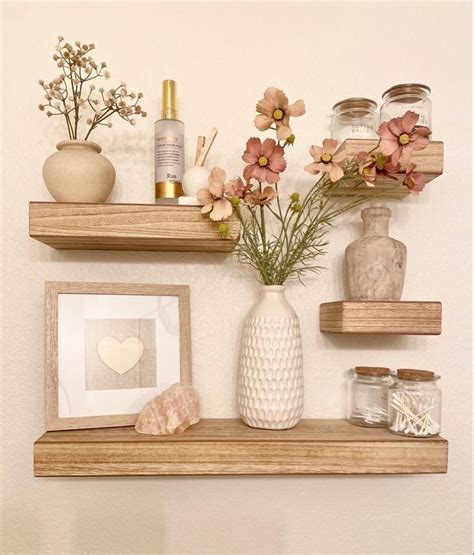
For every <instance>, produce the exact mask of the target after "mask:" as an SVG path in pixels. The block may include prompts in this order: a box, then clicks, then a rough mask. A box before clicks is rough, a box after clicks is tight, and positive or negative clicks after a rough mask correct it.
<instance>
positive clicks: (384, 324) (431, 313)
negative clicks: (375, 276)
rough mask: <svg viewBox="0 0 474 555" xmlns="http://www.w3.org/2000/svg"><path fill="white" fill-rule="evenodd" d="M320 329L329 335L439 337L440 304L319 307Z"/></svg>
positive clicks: (367, 303)
mask: <svg viewBox="0 0 474 555" xmlns="http://www.w3.org/2000/svg"><path fill="white" fill-rule="evenodd" d="M319 329H320V331H326V332H332V333H347V334H349V333H352V334H381V335H439V334H440V333H441V303H439V302H409V301H408V302H407V301H336V302H332V303H323V304H321V305H320V306H319Z"/></svg>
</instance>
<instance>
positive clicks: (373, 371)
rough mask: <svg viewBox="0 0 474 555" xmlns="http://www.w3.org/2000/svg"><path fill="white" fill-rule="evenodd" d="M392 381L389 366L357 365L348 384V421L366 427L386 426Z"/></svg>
mask: <svg viewBox="0 0 474 555" xmlns="http://www.w3.org/2000/svg"><path fill="white" fill-rule="evenodd" d="M392 382H393V380H392V378H391V376H390V369H389V368H383V367H378V366H377V367H375V366H357V367H356V368H355V370H354V376H353V378H352V380H351V382H350V384H349V422H350V423H351V424H354V425H356V426H365V427H368V428H384V427H387V424H388V415H387V408H388V390H389V387H390V386H391V384H392Z"/></svg>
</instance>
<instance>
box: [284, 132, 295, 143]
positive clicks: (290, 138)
mask: <svg viewBox="0 0 474 555" xmlns="http://www.w3.org/2000/svg"><path fill="white" fill-rule="evenodd" d="M295 140H296V137H295V136H294V135H293V133H292V134H291V135H290V136H289V137H288V138H287V139H286V141H285V144H286V145H294V144H295Z"/></svg>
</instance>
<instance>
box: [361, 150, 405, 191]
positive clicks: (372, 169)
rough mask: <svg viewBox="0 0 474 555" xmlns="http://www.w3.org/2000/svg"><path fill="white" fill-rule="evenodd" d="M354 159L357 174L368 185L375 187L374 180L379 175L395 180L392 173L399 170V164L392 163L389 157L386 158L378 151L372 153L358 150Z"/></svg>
mask: <svg viewBox="0 0 474 555" xmlns="http://www.w3.org/2000/svg"><path fill="white" fill-rule="evenodd" d="M356 159H357V163H358V166H359V168H358V172H359V175H360V176H361V177H362V179H363V180H364V182H365V184H366V185H367V186H368V187H375V182H376V180H377V178H378V177H379V176H381V175H383V176H384V177H386V178H387V179H394V180H395V181H396V180H397V178H396V177H395V176H394V175H392V174H394V173H398V172H399V171H400V164H397V165H394V164H392V162H391V161H390V158H387V156H384V155H383V154H381V153H380V152H378V153H372V154H369V153H368V152H359V154H357V156H356Z"/></svg>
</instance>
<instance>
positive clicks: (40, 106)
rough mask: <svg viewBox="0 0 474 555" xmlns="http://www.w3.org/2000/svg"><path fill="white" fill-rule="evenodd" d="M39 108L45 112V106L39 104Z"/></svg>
mask: <svg viewBox="0 0 474 555" xmlns="http://www.w3.org/2000/svg"><path fill="white" fill-rule="evenodd" d="M38 108H39V109H40V110H41V111H42V112H43V111H44V104H39V105H38Z"/></svg>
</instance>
